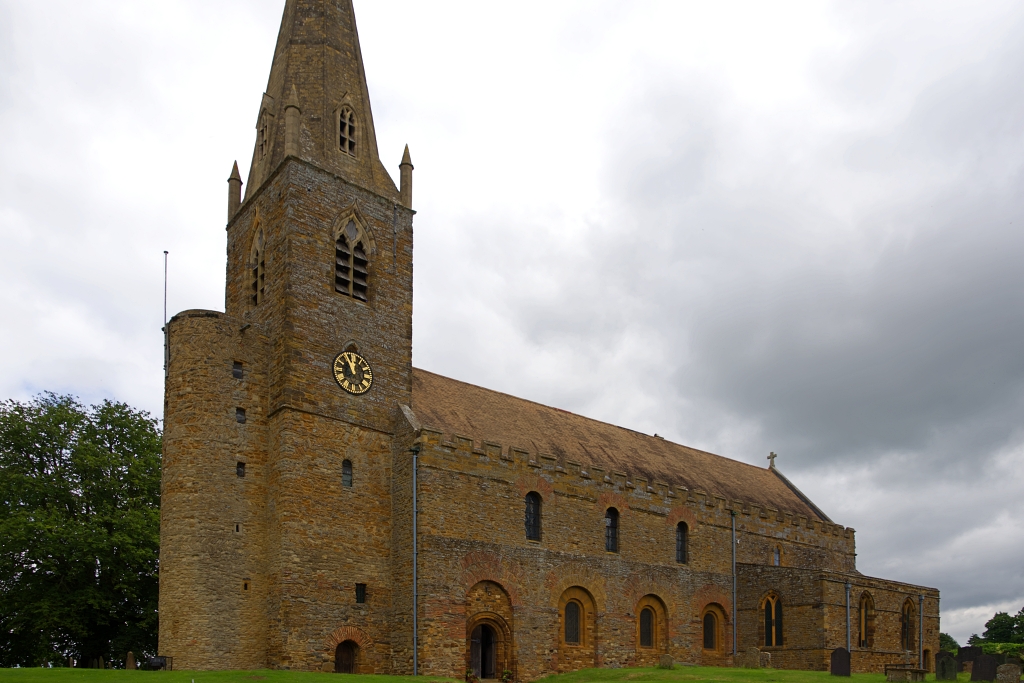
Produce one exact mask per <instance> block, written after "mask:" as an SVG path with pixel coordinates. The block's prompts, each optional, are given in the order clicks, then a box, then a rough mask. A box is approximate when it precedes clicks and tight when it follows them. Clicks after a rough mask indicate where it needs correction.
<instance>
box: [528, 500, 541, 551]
mask: <svg viewBox="0 0 1024 683" xmlns="http://www.w3.org/2000/svg"><path fill="white" fill-rule="evenodd" d="M526 538H527V539H529V540H531V541H539V540H540V494H539V493H537V492H536V491H530V492H529V493H527V494H526Z"/></svg>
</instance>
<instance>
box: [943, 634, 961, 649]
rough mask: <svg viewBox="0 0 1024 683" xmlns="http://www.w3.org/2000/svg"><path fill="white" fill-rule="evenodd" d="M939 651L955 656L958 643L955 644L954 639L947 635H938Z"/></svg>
mask: <svg viewBox="0 0 1024 683" xmlns="http://www.w3.org/2000/svg"><path fill="white" fill-rule="evenodd" d="M939 649H940V650H945V651H946V652H952V653H954V654H956V652H957V651H958V650H959V649H960V643H958V642H956V638H954V637H953V636H951V635H949V634H948V633H940V634H939Z"/></svg>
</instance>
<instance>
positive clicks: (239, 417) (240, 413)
mask: <svg viewBox="0 0 1024 683" xmlns="http://www.w3.org/2000/svg"><path fill="white" fill-rule="evenodd" d="M235 422H237V423H238V424H241V425H244V424H245V408H235Z"/></svg>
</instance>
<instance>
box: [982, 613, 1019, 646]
mask: <svg viewBox="0 0 1024 683" xmlns="http://www.w3.org/2000/svg"><path fill="white" fill-rule="evenodd" d="M1016 621H1017V620H1016V619H1014V618H1013V617H1011V616H1010V615H1009V614H1007V613H1006V612H996V613H995V615H994V616H993V617H992V618H991V619H989V620H988V621H986V622H985V632H984V633H982V634H981V637H982V638H983V639H984V640H986V641H988V642H990V643H1012V642H1014V641H1013V635H1014V634H1013V632H1014V627H1015V626H1016Z"/></svg>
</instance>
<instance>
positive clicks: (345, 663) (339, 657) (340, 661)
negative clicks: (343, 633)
mask: <svg viewBox="0 0 1024 683" xmlns="http://www.w3.org/2000/svg"><path fill="white" fill-rule="evenodd" d="M358 655H359V646H358V645H356V644H355V642H354V641H351V640H346V641H344V642H341V643H338V647H337V648H335V650H334V673H336V674H354V673H355V672H356V659H357V657H358Z"/></svg>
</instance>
